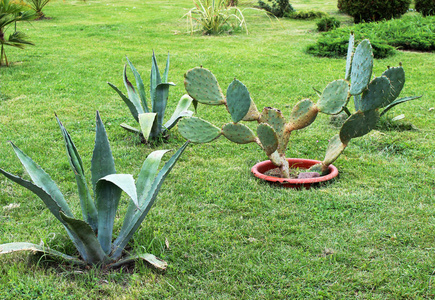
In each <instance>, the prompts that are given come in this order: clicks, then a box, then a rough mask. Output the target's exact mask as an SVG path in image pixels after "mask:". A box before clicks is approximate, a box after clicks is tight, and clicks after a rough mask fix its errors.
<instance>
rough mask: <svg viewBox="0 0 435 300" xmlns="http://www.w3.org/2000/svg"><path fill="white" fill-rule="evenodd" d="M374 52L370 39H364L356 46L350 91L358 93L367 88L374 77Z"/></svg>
mask: <svg viewBox="0 0 435 300" xmlns="http://www.w3.org/2000/svg"><path fill="white" fill-rule="evenodd" d="M372 69H373V52H372V46H371V45H370V42H369V40H364V41H362V42H361V43H360V44H359V45H358V47H356V50H355V54H354V55H353V60H352V69H351V72H350V79H351V85H350V93H351V95H358V94H360V93H362V91H364V90H365V89H366V88H367V85H368V84H369V82H370V79H371V77H372Z"/></svg>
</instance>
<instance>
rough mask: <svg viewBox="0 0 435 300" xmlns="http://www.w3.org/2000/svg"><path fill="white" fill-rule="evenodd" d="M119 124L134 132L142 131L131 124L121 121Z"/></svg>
mask: <svg viewBox="0 0 435 300" xmlns="http://www.w3.org/2000/svg"><path fill="white" fill-rule="evenodd" d="M119 126H121V127H122V128H124V129H125V130H127V131H129V132H132V133H137V134H140V133H141V131H140V130H139V129H137V128H134V127H131V126H130V125H128V124H126V123H121V124H120V125H119Z"/></svg>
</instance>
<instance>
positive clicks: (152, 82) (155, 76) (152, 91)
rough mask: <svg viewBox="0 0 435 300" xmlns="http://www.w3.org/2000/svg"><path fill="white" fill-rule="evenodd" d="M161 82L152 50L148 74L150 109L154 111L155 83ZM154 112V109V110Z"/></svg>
mask: <svg viewBox="0 0 435 300" xmlns="http://www.w3.org/2000/svg"><path fill="white" fill-rule="evenodd" d="M160 83H162V79H161V77H160V72H159V67H158V66H157V59H156V56H155V54H154V51H153V57H152V65H151V75H150V97H151V111H154V100H153V99H154V94H155V90H156V88H157V85H159V84H160ZM154 112H155V111H154Z"/></svg>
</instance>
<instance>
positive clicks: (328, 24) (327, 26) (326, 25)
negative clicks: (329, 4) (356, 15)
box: [316, 17, 340, 31]
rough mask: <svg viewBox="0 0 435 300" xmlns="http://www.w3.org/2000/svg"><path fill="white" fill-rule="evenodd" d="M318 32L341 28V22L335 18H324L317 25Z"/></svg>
mask: <svg viewBox="0 0 435 300" xmlns="http://www.w3.org/2000/svg"><path fill="white" fill-rule="evenodd" d="M316 25H317V30H318V31H330V30H332V29H336V28H338V27H340V21H338V20H337V19H336V18H334V17H323V18H321V19H320V20H319V21H318V22H317V23H316Z"/></svg>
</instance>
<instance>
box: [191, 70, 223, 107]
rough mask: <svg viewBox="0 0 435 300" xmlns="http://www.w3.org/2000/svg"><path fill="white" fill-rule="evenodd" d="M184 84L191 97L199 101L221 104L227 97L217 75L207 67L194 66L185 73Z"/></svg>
mask: <svg viewBox="0 0 435 300" xmlns="http://www.w3.org/2000/svg"><path fill="white" fill-rule="evenodd" d="M184 86H185V88H186V91H187V93H188V94H189V96H190V97H192V98H193V99H195V100H196V101H198V102H199V103H203V104H209V105H220V104H224V103H225V97H224V95H223V94H222V91H221V88H220V87H219V84H218V82H217V80H216V77H215V76H214V75H213V73H212V72H210V71H209V70H207V69H203V68H193V69H191V70H189V71H187V73H186V74H184Z"/></svg>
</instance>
